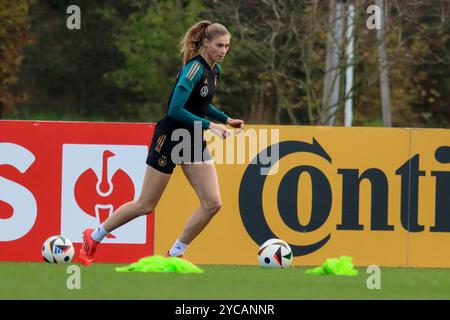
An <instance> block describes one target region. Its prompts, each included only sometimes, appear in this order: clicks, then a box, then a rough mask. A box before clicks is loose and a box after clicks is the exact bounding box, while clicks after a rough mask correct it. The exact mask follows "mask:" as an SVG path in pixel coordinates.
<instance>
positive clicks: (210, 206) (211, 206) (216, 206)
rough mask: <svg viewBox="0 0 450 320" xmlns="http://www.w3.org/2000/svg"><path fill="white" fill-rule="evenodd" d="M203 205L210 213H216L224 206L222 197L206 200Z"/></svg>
mask: <svg viewBox="0 0 450 320" xmlns="http://www.w3.org/2000/svg"><path fill="white" fill-rule="evenodd" d="M202 206H203V208H205V209H206V211H207V212H208V213H209V214H210V215H214V214H216V213H217V212H219V210H220V209H221V208H222V201H221V200H220V199H213V200H209V201H204V202H203V203H202Z"/></svg>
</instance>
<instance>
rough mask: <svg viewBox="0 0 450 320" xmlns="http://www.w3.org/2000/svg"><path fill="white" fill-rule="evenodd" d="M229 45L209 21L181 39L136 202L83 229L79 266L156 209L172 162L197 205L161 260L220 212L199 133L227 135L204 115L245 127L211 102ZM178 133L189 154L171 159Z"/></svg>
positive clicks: (178, 250) (227, 37)
mask: <svg viewBox="0 0 450 320" xmlns="http://www.w3.org/2000/svg"><path fill="white" fill-rule="evenodd" d="M229 47H230V33H229V32H228V30H227V29H226V28H225V27H224V26H223V25H221V24H219V23H212V22H211V21H208V20H204V21H200V22H197V23H196V24H194V25H193V26H192V27H191V28H190V29H189V30H188V31H187V32H186V34H185V35H184V37H183V40H182V41H181V49H180V53H181V54H182V55H183V65H184V67H183V69H182V70H181V72H180V73H179V74H178V76H177V79H176V82H175V86H174V88H173V91H172V95H171V97H170V99H169V103H168V110H167V114H166V116H164V117H163V118H162V119H161V120H160V121H158V123H157V125H156V127H155V133H154V135H153V139H152V143H151V146H150V151H149V155H148V157H147V161H146V163H147V165H148V166H147V171H146V173H145V177H144V182H143V186H142V191H141V194H140V196H139V198H138V199H136V200H133V201H131V202H128V203H126V204H124V205H122V206H121V207H120V208H118V209H117V210H116V211H115V212H114V213H113V214H112V215H111V216H110V217H109V218H108V219H107V220H106V221H104V222H103V223H102V224H100V225H99V226H98V227H97V228H95V229H92V228H89V229H86V230H84V231H83V244H82V246H81V249H80V256H79V258H80V260H81V262H82V263H83V264H84V265H89V264H91V263H92V261H93V258H94V253H95V251H96V249H97V246H98V245H99V244H100V242H101V241H102V239H103V238H104V237H105V236H106V235H107V234H108V233H110V232H112V231H113V230H114V229H116V228H118V227H120V226H122V225H124V224H125V223H127V222H129V221H131V220H133V219H135V218H137V217H139V216H141V215H145V214H147V213H149V212H150V211H152V210H154V209H155V207H156V205H157V204H158V201H159V199H160V198H161V195H162V193H163V192H164V189H165V188H166V186H167V183H168V182H169V179H170V176H171V174H172V172H173V170H174V167H175V165H176V164H180V166H181V168H182V170H183V172H184V174H185V176H186V178H187V179H188V180H189V182H190V184H191V185H192V186H193V188H194V189H195V192H196V193H197V195H198V197H199V199H200V207H199V208H198V209H197V210H195V211H194V213H193V214H192V216H191V217H190V219H189V220H188V221H187V223H186V225H185V227H184V229H183V231H182V233H181V235H180V237H179V238H178V239H177V240H176V241H175V243H174V245H173V247H172V248H171V249H170V250H169V251H168V252H167V254H166V256H182V255H183V253H184V252H185V250H186V248H187V246H188V245H189V244H190V243H191V242H192V240H194V239H195V237H196V236H197V235H198V234H199V233H200V232H201V231H202V230H203V229H204V228H205V227H206V225H207V224H208V223H209V221H211V219H212V218H213V217H214V215H215V214H216V213H217V212H218V211H219V210H220V208H221V206H222V202H221V198H220V191H219V185H218V181H217V173H216V169H215V166H214V163H213V162H212V158H211V155H210V153H209V151H208V149H207V147H206V142H205V139H204V137H203V132H204V130H208V129H209V130H211V131H212V132H213V133H214V134H216V135H218V136H219V137H221V138H226V137H228V136H229V135H230V131H228V130H227V128H226V126H224V125H222V124H217V123H214V122H211V121H209V120H207V119H205V117H206V116H207V117H209V118H211V119H213V120H216V121H218V122H221V123H224V124H228V125H229V126H231V127H233V128H241V129H242V128H243V127H244V121H243V120H240V119H232V118H230V117H228V116H227V115H226V114H224V113H223V112H220V111H218V110H217V109H216V108H214V106H213V105H212V104H211V100H212V98H213V96H214V92H215V89H216V85H217V81H218V79H220V75H221V67H220V64H219V63H221V62H222V61H223V59H224V58H225V55H226V54H227V52H228V49H229ZM195 126H200V127H201V129H202V130H200V134H199V135H198V134H197V135H195V134H194V132H196V131H198V130H194V128H195ZM177 129H184V131H183V132H185V133H189V134H190V150H186V148H184V149H182V151H181V152H180V153H179V156H176V157H175V158H176V159H174V157H173V156H172V150H173V149H174V147H175V146H176V145H177V143H179V142H177V141H172V139H171V137H172V133H173V132H174V131H175V130H177ZM179 131H180V130H177V132H179ZM184 145H185V144H184ZM187 149H189V148H187ZM199 155H200V156H199ZM186 159H187V161H186Z"/></svg>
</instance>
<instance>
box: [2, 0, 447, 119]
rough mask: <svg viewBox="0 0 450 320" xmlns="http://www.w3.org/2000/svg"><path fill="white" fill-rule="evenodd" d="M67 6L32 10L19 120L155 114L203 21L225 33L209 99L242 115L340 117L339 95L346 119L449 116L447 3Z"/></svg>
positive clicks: (253, 0) (49, 2) (145, 0)
mask: <svg viewBox="0 0 450 320" xmlns="http://www.w3.org/2000/svg"><path fill="white" fill-rule="evenodd" d="M5 1H6V2H7V0H0V3H3V2H5ZM23 2H24V3H25V1H23ZM75 2H76V3H73V1H68V0H36V3H35V5H33V6H32V9H31V11H30V13H29V19H30V21H31V23H32V28H31V32H30V34H31V35H32V36H33V37H34V43H33V44H32V45H29V46H28V47H26V50H25V51H24V56H25V60H24V63H23V66H22V68H21V73H20V82H19V89H20V92H21V93H26V94H27V96H28V100H27V102H26V104H25V103H22V104H18V109H19V111H20V110H22V111H23V110H26V111H27V112H28V113H24V112H22V113H21V112H19V113H16V116H17V117H22V118H23V117H36V115H38V114H39V113H44V115H43V117H44V116H45V115H48V114H53V115H54V117H55V118H58V119H59V118H64V117H67V115H72V116H71V119H85V118H86V119H93V120H95V119H100V118H101V119H106V120H123V121H135V120H137V121H154V120H156V119H157V118H159V117H160V116H161V115H162V114H163V113H164V112H165V110H166V103H167V99H168V98H169V96H170V92H171V89H172V85H173V82H174V80H175V76H176V73H177V72H178V70H179V68H180V67H181V57H180V56H179V55H178V42H179V40H180V38H181V36H182V35H183V33H184V32H185V31H186V30H187V28H188V27H189V26H190V25H191V24H192V23H193V22H195V21H197V20H199V19H210V20H213V21H218V22H221V23H223V24H224V25H226V26H227V27H228V28H229V30H230V31H231V33H232V44H231V50H230V52H229V55H228V57H227V58H226V59H225V61H224V65H223V72H224V74H223V75H224V76H223V77H222V79H221V82H220V84H219V86H220V87H219V89H218V92H217V95H216V101H215V103H216V104H217V105H218V106H219V107H220V108H222V109H223V110H224V111H226V112H228V113H230V114H233V115H234V116H236V117H242V118H244V119H246V120H247V122H250V123H266V124H269V123H275V124H329V125H333V124H334V125H343V124H344V109H345V108H344V106H345V104H346V103H347V106H349V105H352V106H353V108H352V109H353V110H352V122H353V125H358V126H366V125H370V126H382V125H389V123H390V122H392V125H394V126H422V127H448V126H449V124H450V107H449V105H448V101H449V97H448V88H449V87H450V86H449V84H450V83H449V81H450V80H449V79H450V77H449V76H448V70H449V68H448V66H449V63H450V62H449V57H450V52H449V50H450V46H449V38H450V36H449V35H450V32H449V31H450V30H449V29H450V19H449V16H450V4H449V3H448V1H446V0H436V1H422V0H411V1H394V0H384V1H381V0H377V1H372V0H346V1H344V0H333V1H318V0H303V1H300V0H245V1H244V0H229V1H217V0H216V1H203V0H192V1H188V0H174V1H160V0H122V1H120V0H111V1H107V2H105V1H101V0H91V1H88V0H79V1H75ZM14 3H22V2H21V1H15V2H14ZM376 3H378V4H383V5H384V6H385V7H384V10H383V16H382V18H383V23H384V26H385V28H384V29H383V30H381V31H378V30H376V29H374V30H371V29H368V28H367V24H366V22H367V19H368V18H369V14H368V13H367V7H368V6H369V5H372V4H376ZM69 4H78V5H79V6H80V7H81V10H82V29H81V30H78V31H75V30H67V28H65V18H66V17H67V15H66V13H65V9H66V8H67V6H68V5H69ZM350 4H352V5H353V10H354V18H352V19H349V16H348V15H349V12H350V10H349V7H350ZM380 7H381V6H380ZM0 12H2V11H1V10H0ZM351 20H353V22H352V23H350V22H349V21H351ZM1 26H2V21H0V37H1V36H2V34H1V31H2V27H1ZM350 27H352V28H353V32H352V34H353V35H354V37H350V36H348V34H347V33H348V31H349V28H350ZM350 41H353V50H351V49H349V48H351V47H352V46H349V43H350ZM24 43H25V42H22V45H23V44H24ZM349 50H350V51H349ZM350 52H352V53H353V55H352V57H351V59H349V57H350V55H349V53H350ZM1 63H2V62H0V64H1ZM351 69H353V72H351ZM0 72H1V71H0ZM351 74H353V79H352V81H350V82H349V78H350V75H351ZM2 88H3V87H2ZM8 90H9V91H8V92H11V90H10V89H8ZM4 97H6V95H5V94H0V99H4ZM382 97H383V98H382ZM1 101H3V100H1ZM383 101H384V103H383ZM349 102H352V103H351V104H350V103H349ZM383 104H384V108H383V107H382V106H383ZM387 106H389V108H388V107H387ZM389 109H390V110H389ZM11 110H12V109H10V111H11ZM382 110H386V111H385V112H384V114H385V117H383V111H382ZM388 116H391V120H390V121H388V118H387V117H388ZM383 118H384V119H385V120H384V122H383Z"/></svg>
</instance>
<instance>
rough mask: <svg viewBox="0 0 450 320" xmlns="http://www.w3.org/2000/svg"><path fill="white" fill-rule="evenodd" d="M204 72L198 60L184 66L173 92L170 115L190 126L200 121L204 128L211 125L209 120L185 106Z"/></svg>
mask: <svg viewBox="0 0 450 320" xmlns="http://www.w3.org/2000/svg"><path fill="white" fill-rule="evenodd" d="M202 74H203V65H202V64H201V63H200V62H198V61H195V60H194V61H191V62H189V63H188V64H186V65H185V66H184V68H183V70H181V74H180V78H179V80H178V83H177V85H176V87H175V90H174V92H173V96H172V100H171V102H170V105H169V112H168V116H169V117H170V118H173V119H175V120H178V121H180V122H182V123H184V124H187V125H189V126H194V122H195V121H200V122H201V123H202V128H203V129H208V128H209V126H210V121H209V120H207V119H204V118H202V117H199V116H197V115H195V114H193V113H192V112H189V111H188V110H186V109H185V108H184V106H185V104H186V102H187V101H188V99H189V96H190V95H191V93H192V90H193V89H194V87H195V85H196V84H197V83H198V82H200V81H201V78H202Z"/></svg>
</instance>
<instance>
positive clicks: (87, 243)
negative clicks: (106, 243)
mask: <svg viewBox="0 0 450 320" xmlns="http://www.w3.org/2000/svg"><path fill="white" fill-rule="evenodd" d="M93 231H94V229H92V228H89V229H86V230H84V231H83V244H82V245H81V249H80V256H79V258H80V261H81V263H82V264H83V265H85V266H88V265H90V264H91V263H92V262H93V261H94V254H95V250H97V246H98V245H99V244H100V242H98V241H95V240H94V239H92V238H91V234H92V232H93Z"/></svg>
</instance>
